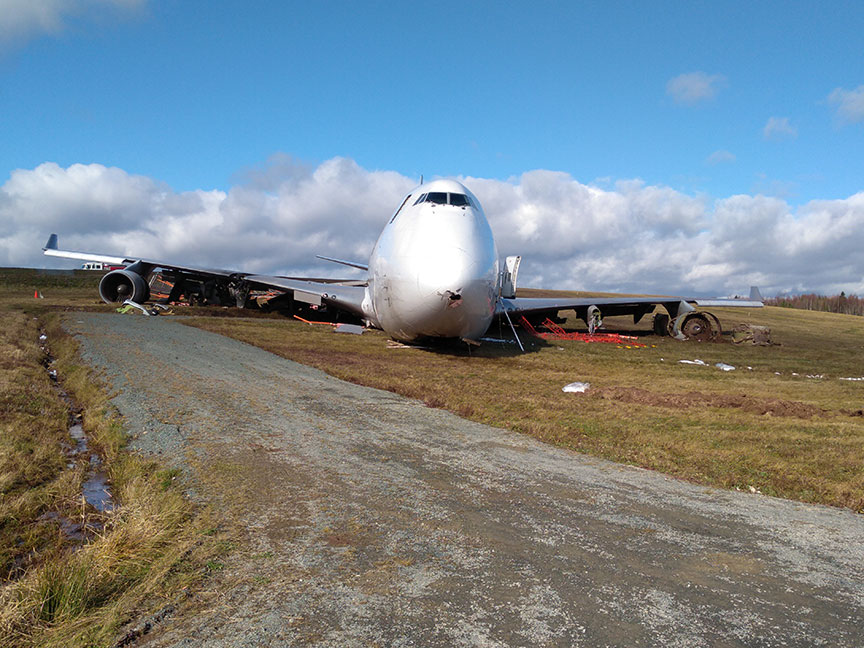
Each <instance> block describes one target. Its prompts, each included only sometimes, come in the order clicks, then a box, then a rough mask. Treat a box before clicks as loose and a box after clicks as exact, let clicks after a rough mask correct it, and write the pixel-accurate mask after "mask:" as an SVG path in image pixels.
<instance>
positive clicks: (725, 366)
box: [714, 362, 735, 371]
mask: <svg viewBox="0 0 864 648" xmlns="http://www.w3.org/2000/svg"><path fill="white" fill-rule="evenodd" d="M714 366H715V367H717V368H718V369H719V370H720V371H735V367H733V366H732V365H729V364H726V363H725V362H718V363H717V364H715V365H714Z"/></svg>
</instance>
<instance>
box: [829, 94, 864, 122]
mask: <svg viewBox="0 0 864 648" xmlns="http://www.w3.org/2000/svg"><path fill="white" fill-rule="evenodd" d="M828 103H832V104H835V105H836V106H837V117H838V118H839V119H840V121H841V122H842V123H844V124H854V123H856V122H860V121H864V85H860V86H858V87H857V88H855V89H854V90H845V89H844V88H835V89H834V90H833V91H832V92H831V94H830V95H828Z"/></svg>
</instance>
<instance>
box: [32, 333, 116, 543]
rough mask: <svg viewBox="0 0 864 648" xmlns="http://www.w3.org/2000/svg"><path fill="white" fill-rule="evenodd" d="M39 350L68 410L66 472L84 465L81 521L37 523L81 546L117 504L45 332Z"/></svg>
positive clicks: (57, 516)
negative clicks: (50, 525) (51, 527)
mask: <svg viewBox="0 0 864 648" xmlns="http://www.w3.org/2000/svg"><path fill="white" fill-rule="evenodd" d="M39 348H40V349H41V350H42V353H43V357H42V366H43V367H44V368H45V371H46V372H47V373H48V377H49V378H50V379H51V384H52V385H53V386H54V389H55V391H56V393H57V395H58V396H59V397H60V399H61V400H62V401H63V402H64V403H66V406H67V408H68V410H69V421H68V427H69V441H68V442H66V443H64V444H63V452H64V454H65V455H66V457H67V458H68V459H69V462H68V463H67V464H66V468H67V470H73V469H75V467H76V466H77V465H78V464H80V463H83V464H84V466H83V467H84V479H83V481H82V485H81V497H80V501H81V503H82V506H81V516H80V518H78V519H72V518H70V517H69V516H66V515H63V514H62V513H60V512H58V511H48V512H46V513H43V514H42V516H41V517H40V518H39V519H40V520H52V521H54V522H56V523H57V524H58V525H59V527H60V530H61V532H62V533H63V534H64V535H65V536H66V537H67V538H68V539H70V540H73V541H76V542H77V543H79V545H80V544H83V543H84V542H85V541H87V540H88V539H90V538H92V537H93V536H94V535H95V534H97V533H99V532H101V531H103V530H104V528H105V524H106V521H107V518H108V516H110V515H111V514H112V513H114V512H115V510H116V504H115V501H114V497H113V495H112V493H111V485H110V479H109V477H108V474H107V473H106V472H105V471H104V469H103V460H102V457H100V456H99V453H98V452H96V451H95V450H94V449H91V448H90V443H89V439H88V438H87V434H86V433H85V432H84V424H83V423H84V419H83V408H82V407H81V405H80V404H78V403H77V402H76V401H75V399H74V398H73V397H72V396H71V395H70V394H69V392H68V391H67V390H66V389H64V387H63V384H62V382H61V379H60V376H59V375H58V372H57V368H56V367H55V365H56V359H55V358H54V356H53V355H52V353H51V347H50V344H49V341H48V334H47V333H46V331H45V329H44V328H40V329H39Z"/></svg>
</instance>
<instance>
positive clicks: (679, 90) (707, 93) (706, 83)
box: [666, 72, 726, 106]
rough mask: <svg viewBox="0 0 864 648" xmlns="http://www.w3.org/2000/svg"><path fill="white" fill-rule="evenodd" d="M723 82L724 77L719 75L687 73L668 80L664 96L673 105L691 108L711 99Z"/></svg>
mask: <svg viewBox="0 0 864 648" xmlns="http://www.w3.org/2000/svg"><path fill="white" fill-rule="evenodd" d="M725 81H726V77H724V76H722V75H720V74H714V75H708V74H705V73H704V72H688V73H686V74H679V75H678V76H676V77H673V78H671V79H669V81H667V82H666V94H667V95H669V96H670V97H672V99H673V100H674V101H675V103H679V104H685V105H689V106H692V105H694V104H697V103H700V102H703V101H708V100H709V99H713V98H714V97H715V96H716V95H717V93H718V92H719V90H720V87H721V86H722V85H723V84H724V83H725Z"/></svg>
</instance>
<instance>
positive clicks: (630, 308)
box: [496, 290, 763, 323]
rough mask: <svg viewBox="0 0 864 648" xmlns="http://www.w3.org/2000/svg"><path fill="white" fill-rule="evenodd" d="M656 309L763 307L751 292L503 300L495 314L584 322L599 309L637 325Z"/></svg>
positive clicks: (672, 312)
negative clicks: (566, 316)
mask: <svg viewBox="0 0 864 648" xmlns="http://www.w3.org/2000/svg"><path fill="white" fill-rule="evenodd" d="M656 306H663V307H664V308H666V310H667V311H668V313H669V315H670V316H671V317H676V316H677V315H679V314H680V313H684V312H689V311H693V310H695V307H696V306H699V307H706V306H715V307H716V306H722V307H726V306H730V307H739V308H741V307H743V308H761V307H762V306H763V304H762V300H761V295H759V294H758V291H753V290H751V298H749V299H737V298H723V297H721V298H711V299H705V298H701V297H673V296H657V297H551V298H550V297H516V298H513V299H505V298H502V299H500V300H499V301H498V305H497V307H496V314H502V313H504V312H505V311H506V312H507V313H508V314H515V315H547V316H548V315H557V314H558V312H559V311H565V310H573V311H576V314H577V315H578V316H579V317H581V318H582V319H585V318H586V315H587V313H588V309H590V308H591V307H596V308H597V309H599V310H600V312H601V313H602V314H603V316H604V317H606V316H614V315H633V321H634V323H635V322H638V321H639V320H640V319H642V316H643V315H645V314H646V313H650V312H651V311H653V310H654V308H655V307H656Z"/></svg>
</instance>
